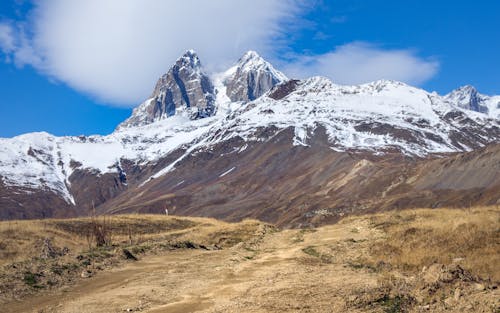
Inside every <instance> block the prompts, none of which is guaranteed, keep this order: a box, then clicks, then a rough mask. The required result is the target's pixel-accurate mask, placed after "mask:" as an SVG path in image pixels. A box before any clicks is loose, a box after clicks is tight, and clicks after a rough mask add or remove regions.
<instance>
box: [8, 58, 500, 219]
mask: <svg viewBox="0 0 500 313" xmlns="http://www.w3.org/2000/svg"><path fill="white" fill-rule="evenodd" d="M499 174H500V96H486V95H482V94H480V93H479V92H478V91H477V90H476V89H475V88H474V87H472V86H464V87H461V88H458V89H456V90H454V91H452V92H451V93H449V94H447V95H444V96H442V95H439V94H437V93H435V92H432V93H429V92H427V91H425V90H422V89H419V88H416V87H412V86H409V85H407V84H404V83H401V82H397V81H390V80H379V81H375V82H372V83H368V84H362V85H356V86H344V85H338V84H335V83H334V82H332V81H331V80H329V79H327V78H324V77H311V78H308V79H304V80H296V79H289V78H287V77H286V76H285V75H284V74H283V73H281V72H280V71H278V70H276V69H275V68H274V67H273V66H272V65H271V64H270V63H269V62H267V61H265V60H264V59H263V58H262V57H260V56H259V55H258V54H257V53H256V52H254V51H249V52H247V53H245V54H244V55H243V56H242V57H241V58H240V59H239V60H238V62H237V63H236V64H235V65H234V66H232V67H231V68H230V69H228V70H227V71H225V72H223V73H217V74H214V75H210V74H208V73H206V72H205V71H204V69H203V66H202V63H201V61H200V58H199V57H198V55H197V54H196V52H194V51H193V50H189V51H187V52H186V53H185V54H184V55H182V56H181V57H180V58H179V59H178V60H177V61H176V62H175V64H174V65H173V66H172V67H171V68H170V69H169V70H168V71H167V73H165V74H164V75H163V76H162V77H160V79H159V80H158V82H157V83H156V85H155V87H154V89H153V92H152V94H151V96H150V97H149V98H148V99H146V100H145V101H144V102H143V103H141V104H140V105H139V106H137V107H136V108H135V109H134V110H133V112H132V115H131V116H130V117H129V118H128V119H127V120H125V121H123V122H122V123H121V124H120V125H118V126H117V128H116V130H115V131H114V132H113V133H111V134H109V135H106V136H99V135H94V136H73V137H70V136H66V137H56V136H53V135H51V134H48V133H44V132H41V133H29V134H24V135H21V136H17V137H14V138H1V139H0V218H1V219H13V218H41V217H69V216H82V215H87V214H88V213H89V210H90V209H91V208H92V207H95V210H96V211H97V212H99V213H125V212H140V213H141V212H142V213H146V212H147V213H162V212H164V210H165V209H166V208H167V209H168V210H169V211H170V212H173V213H174V214H179V215H199V216H212V217H217V218H222V219H226V220H231V221H232V220H241V219H243V218H259V219H261V220H264V221H269V222H273V223H277V224H278V225H285V226H292V227H296V226H304V225H309V224H314V225H317V224H323V223H329V222H332V221H335V220H337V219H339V218H340V217H342V216H344V215H346V214H357V213H363V212H375V211H380V210H388V209H400V208H410V207H419V206H426V207H439V206H468V205H473V204H498V203H500V175H499Z"/></svg>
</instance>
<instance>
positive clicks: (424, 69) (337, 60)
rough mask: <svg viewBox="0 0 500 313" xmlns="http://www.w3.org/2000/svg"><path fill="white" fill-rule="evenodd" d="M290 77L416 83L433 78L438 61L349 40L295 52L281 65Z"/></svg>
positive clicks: (356, 82)
mask: <svg viewBox="0 0 500 313" xmlns="http://www.w3.org/2000/svg"><path fill="white" fill-rule="evenodd" d="M284 66H285V68H284V70H285V72H286V73H287V74H288V75H289V76H291V77H297V78H304V77H307V76H312V75H321V76H326V77H329V78H331V79H333V80H334V81H335V82H337V83H340V84H360V83H365V82H370V81H374V80H378V79H392V80H398V81H403V82H406V83H409V84H416V85H419V84H421V83H423V82H425V81H426V80H428V79H430V78H432V77H433V76H434V75H435V74H436V73H437V71H438V69H439V62H437V61H436V60H433V59H425V58H421V57H419V56H417V55H416V53H415V52H414V51H413V50H410V49H404V50H394V49H384V48H382V47H379V46H376V45H373V44H369V43H364V42H352V43H349V44H345V45H342V46H339V47H336V48H335V49H334V50H332V51H330V52H327V53H324V54H319V55H295V56H294V57H292V58H291V59H290V60H289V62H288V63H287V64H285V65H284Z"/></svg>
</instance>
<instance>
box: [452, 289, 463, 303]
mask: <svg viewBox="0 0 500 313" xmlns="http://www.w3.org/2000/svg"><path fill="white" fill-rule="evenodd" d="M461 296H462V291H461V290H460V288H457V289H455V292H454V293H453V300H455V301H458V300H459V299H460V297H461Z"/></svg>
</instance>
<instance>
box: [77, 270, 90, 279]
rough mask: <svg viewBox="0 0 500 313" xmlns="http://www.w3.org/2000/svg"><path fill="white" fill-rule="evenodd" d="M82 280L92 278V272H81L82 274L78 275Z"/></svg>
mask: <svg viewBox="0 0 500 313" xmlns="http://www.w3.org/2000/svg"><path fill="white" fill-rule="evenodd" d="M80 276H81V277H82V278H90V277H92V272H91V271H89V270H83V271H82V274H80Z"/></svg>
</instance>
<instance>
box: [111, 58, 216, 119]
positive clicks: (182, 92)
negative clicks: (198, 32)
mask: <svg viewBox="0 0 500 313" xmlns="http://www.w3.org/2000/svg"><path fill="white" fill-rule="evenodd" d="M215 94H216V93H215V88H214V86H213V84H212V81H211V80H210V78H209V77H208V75H207V74H205V73H204V71H203V68H202V65H201V62H200V58H199V57H198V55H197V54H196V52H195V51H194V50H187V51H186V52H185V53H184V54H183V55H182V56H181V57H180V58H178V59H177V61H176V62H175V64H174V65H173V66H172V67H171V68H170V69H169V71H168V72H167V73H165V74H164V75H163V76H162V77H160V79H158V82H157V83H156V86H155V88H154V90H153V93H152V95H151V98H150V99H148V100H146V101H145V102H144V103H142V104H141V105H140V106H139V107H137V108H136V109H134V111H133V113H132V116H131V117H130V118H128V119H127V120H126V121H125V122H123V123H122V124H120V125H119V127H118V128H122V127H129V126H140V125H145V124H149V123H152V122H154V121H157V120H160V119H162V118H166V117H168V116H172V115H175V114H176V111H177V110H181V111H188V113H189V115H190V118H191V119H197V118H203V117H207V116H211V115H213V114H214V113H215Z"/></svg>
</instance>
